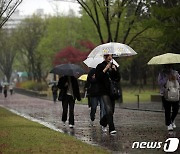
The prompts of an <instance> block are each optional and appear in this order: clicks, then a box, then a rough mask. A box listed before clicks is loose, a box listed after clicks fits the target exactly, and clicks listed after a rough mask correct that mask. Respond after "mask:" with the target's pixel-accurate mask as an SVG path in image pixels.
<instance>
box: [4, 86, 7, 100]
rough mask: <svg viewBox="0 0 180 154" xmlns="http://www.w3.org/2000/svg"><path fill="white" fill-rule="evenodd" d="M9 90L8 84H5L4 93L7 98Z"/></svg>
mask: <svg viewBox="0 0 180 154" xmlns="http://www.w3.org/2000/svg"><path fill="white" fill-rule="evenodd" d="M7 91H8V86H7V85H5V86H4V88H3V93H4V97H5V98H6V97H7Z"/></svg>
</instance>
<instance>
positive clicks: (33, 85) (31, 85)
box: [18, 81, 48, 91]
mask: <svg viewBox="0 0 180 154" xmlns="http://www.w3.org/2000/svg"><path fill="white" fill-rule="evenodd" d="M18 87H19V88H24V89H29V90H34V91H46V90H47V89H48V86H47V84H46V83H45V82H35V81H25V82H21V83H18Z"/></svg>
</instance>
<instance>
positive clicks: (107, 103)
mask: <svg viewBox="0 0 180 154" xmlns="http://www.w3.org/2000/svg"><path fill="white" fill-rule="evenodd" d="M102 100H103V102H104V108H105V112H106V115H105V116H104V117H103V118H102V119H101V120H100V124H101V125H102V126H104V127H106V126H107V125H109V132H111V131H113V130H115V126H114V120H113V114H114V107H115V101H114V100H112V99H111V98H110V96H108V95H103V96H102Z"/></svg>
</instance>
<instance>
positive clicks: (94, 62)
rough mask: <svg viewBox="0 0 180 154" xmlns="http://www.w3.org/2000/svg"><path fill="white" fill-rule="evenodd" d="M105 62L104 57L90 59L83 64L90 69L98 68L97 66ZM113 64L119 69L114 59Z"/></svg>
mask: <svg viewBox="0 0 180 154" xmlns="http://www.w3.org/2000/svg"><path fill="white" fill-rule="evenodd" d="M103 61H104V58H103V57H95V58H92V57H88V58H87V59H86V60H84V61H83V62H84V63H85V64H86V65H87V66H88V67H91V68H96V66H97V65H98V64H99V63H101V62H103ZM113 64H115V65H116V66H117V67H119V64H118V63H117V62H116V61H115V60H114V59H113Z"/></svg>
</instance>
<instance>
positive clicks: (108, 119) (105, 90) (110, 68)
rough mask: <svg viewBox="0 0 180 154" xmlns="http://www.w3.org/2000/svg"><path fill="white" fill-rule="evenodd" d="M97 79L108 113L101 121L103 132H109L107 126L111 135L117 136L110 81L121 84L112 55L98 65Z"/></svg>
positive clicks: (113, 99) (107, 55) (105, 56)
mask: <svg viewBox="0 0 180 154" xmlns="http://www.w3.org/2000/svg"><path fill="white" fill-rule="evenodd" d="M96 78H97V80H98V83H99V86H100V95H101V97H102V100H103V102H104V107H105V112H106V115H104V116H103V118H102V119H101V121H100V124H101V125H102V126H103V127H102V130H103V131H107V128H106V126H107V125H109V133H110V134H116V130H115V126H114V120H113V114H114V109H115V98H113V97H112V96H111V95H110V94H111V91H110V89H111V88H110V80H112V81H116V82H119V81H120V74H119V70H118V68H117V66H116V65H114V64H113V63H112V54H106V55H104V61H103V62H102V63H100V64H98V65H97V67H96Z"/></svg>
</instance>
